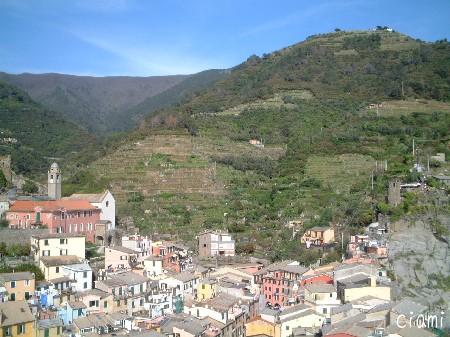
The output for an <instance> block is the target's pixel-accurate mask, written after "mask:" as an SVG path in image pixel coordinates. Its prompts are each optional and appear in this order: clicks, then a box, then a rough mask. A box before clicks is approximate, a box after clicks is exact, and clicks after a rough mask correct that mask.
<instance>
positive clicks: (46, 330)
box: [36, 318, 64, 337]
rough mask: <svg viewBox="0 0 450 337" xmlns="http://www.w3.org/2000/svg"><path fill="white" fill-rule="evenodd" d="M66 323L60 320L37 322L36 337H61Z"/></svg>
mask: <svg viewBox="0 0 450 337" xmlns="http://www.w3.org/2000/svg"><path fill="white" fill-rule="evenodd" d="M63 326H64V323H63V321H62V320H61V319H59V318H54V319H43V320H39V321H38V322H37V327H36V337H60V336H61V335H62V332H63Z"/></svg>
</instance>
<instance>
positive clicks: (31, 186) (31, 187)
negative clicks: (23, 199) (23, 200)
mask: <svg viewBox="0 0 450 337" xmlns="http://www.w3.org/2000/svg"><path fill="white" fill-rule="evenodd" d="M22 191H23V193H25V194H35V193H38V191H39V188H38V186H37V185H36V184H35V183H34V182H33V181H31V180H25V184H23V186H22Z"/></svg>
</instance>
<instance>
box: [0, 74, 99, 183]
mask: <svg viewBox="0 0 450 337" xmlns="http://www.w3.org/2000/svg"><path fill="white" fill-rule="evenodd" d="M0 135H1V136H2V137H1V138H2V139H3V137H5V138H11V139H12V140H13V141H11V142H3V141H0V155H5V154H10V155H11V156H12V166H13V170H14V171H15V172H16V173H21V174H26V175H33V174H39V173H40V174H43V173H45V172H46V171H47V168H48V167H49V166H50V164H51V162H52V161H54V160H55V158H58V160H59V161H60V162H62V164H64V163H65V160H67V159H69V158H70V160H71V161H73V162H76V161H77V158H79V157H80V154H79V153H80V152H81V151H86V153H87V154H89V151H90V150H92V149H93V147H94V146H95V139H94V138H93V137H91V136H89V135H88V134H87V133H86V132H84V131H82V130H81V129H80V128H79V127H77V126H76V125H74V124H72V123H69V122H66V121H64V120H63V119H62V118H61V116H60V115H58V114H57V113H54V112H50V111H48V110H46V109H44V108H43V107H42V106H40V105H38V104H36V103H34V102H33V101H32V100H31V99H30V98H29V96H28V95H27V94H25V93H24V92H22V91H20V90H19V89H16V88H14V87H12V86H10V85H8V84H6V83H4V82H0ZM83 156H84V155H83Z"/></svg>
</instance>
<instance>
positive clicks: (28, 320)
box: [0, 301, 35, 337]
mask: <svg viewBox="0 0 450 337" xmlns="http://www.w3.org/2000/svg"><path fill="white" fill-rule="evenodd" d="M34 324H35V323H34V316H33V314H32V313H31V310H30V307H29V306H28V304H27V302H25V301H15V302H4V303H0V329H1V330H2V332H3V336H8V337H35V329H34Z"/></svg>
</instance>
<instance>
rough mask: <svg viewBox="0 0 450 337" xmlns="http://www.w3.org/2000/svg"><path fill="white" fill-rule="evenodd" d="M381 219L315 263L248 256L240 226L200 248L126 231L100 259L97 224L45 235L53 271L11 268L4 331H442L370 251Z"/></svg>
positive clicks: (12, 336)
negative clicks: (89, 248) (94, 236)
mask: <svg viewBox="0 0 450 337" xmlns="http://www.w3.org/2000/svg"><path fill="white" fill-rule="evenodd" d="M375 227H376V226H375V225H373V226H369V228H370V233H368V234H367V235H361V236H355V238H352V241H351V242H350V243H349V247H348V249H349V250H351V251H352V252H353V253H354V254H355V255H352V256H351V257H350V258H349V259H346V260H344V261H343V262H342V263H337V262H335V263H331V264H327V265H321V266H316V267H307V266H303V265H301V264H300V263H299V262H297V261H290V260H289V261H278V262H275V263H272V264H269V263H267V262H266V261H264V260H262V261H259V260H252V261H250V262H246V263H243V262H238V261H237V260H235V259H233V256H234V255H235V247H234V241H233V239H232V237H231V235H230V234H228V233H224V232H220V231H212V230H210V231H206V232H203V233H200V234H199V235H198V252H200V251H201V252H202V253H201V256H199V255H197V254H195V255H194V253H193V252H192V251H191V250H190V249H188V248H186V247H184V246H183V245H180V244H178V243H175V242H170V241H162V240H153V239H152V238H151V237H148V236H142V235H138V234H133V235H124V236H122V237H121V243H120V245H115V246H113V245H111V246H108V247H105V250H104V259H101V260H100V267H99V268H97V267H94V264H95V261H94V259H91V260H88V259H86V255H85V251H86V241H87V237H88V235H87V234H86V233H73V232H72V233H69V232H63V233H51V232H50V231H49V233H47V234H42V233H41V234H36V235H33V236H32V237H31V242H30V243H31V254H32V255H33V257H34V261H35V264H36V265H37V266H39V269H40V270H41V272H42V274H43V275H44V278H45V279H44V280H41V279H40V280H37V279H36V275H34V274H33V273H31V272H13V273H4V274H0V302H1V303H0V318H1V319H0V327H1V328H2V331H3V336H5V337H16V336H19V335H23V336H27V337H28V336H29V337H33V336H39V337H59V336H71V337H72V336H73V337H81V336H90V337H96V336H104V337H106V336H108V337H112V336H118V335H123V336H130V335H131V336H134V335H136V336H141V337H145V336H151V337H163V336H170V337H215V336H220V337H222V336H223V337H244V336H255V337H256V336H258V337H259V336H271V337H287V336H326V337H342V336H346V337H369V336H372V337H375V336H378V337H379V336H389V337H394V336H395V337H398V336H401V337H409V336H421V337H427V336H433V334H432V333H431V332H429V331H428V330H425V329H423V328H422V327H418V326H414V325H411V326H410V325H408V324H406V323H408V322H409V320H410V316H411V315H412V314H411V313H410V312H411V310H412V311H413V318H414V319H416V318H417V317H418V316H420V315H423V314H424V313H425V312H426V310H427V308H426V307H424V306H422V305H420V304H418V303H414V302H412V301H410V300H401V301H395V300H394V292H393V286H392V282H391V280H390V279H389V278H388V277H387V275H386V270H385V269H384V268H383V267H382V265H381V264H380V259H377V258H374V255H373V254H374V253H373V252H371V251H370V248H371V247H372V244H371V240H373V239H372V235H382V233H381V234H380V233H379V231H381V229H379V228H378V227H377V228H376V229H375ZM373 233H374V234H373ZM375 253H376V252H375ZM221 256H225V257H226V258H223V259H221ZM355 257H358V258H359V260H358V261H357V262H355V261H354V258H355ZM218 259H221V263H220V264H219V263H217V261H218ZM214 260H215V262H216V263H215V264H214V263H211V262H212V261H214ZM97 262H98V261H97Z"/></svg>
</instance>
